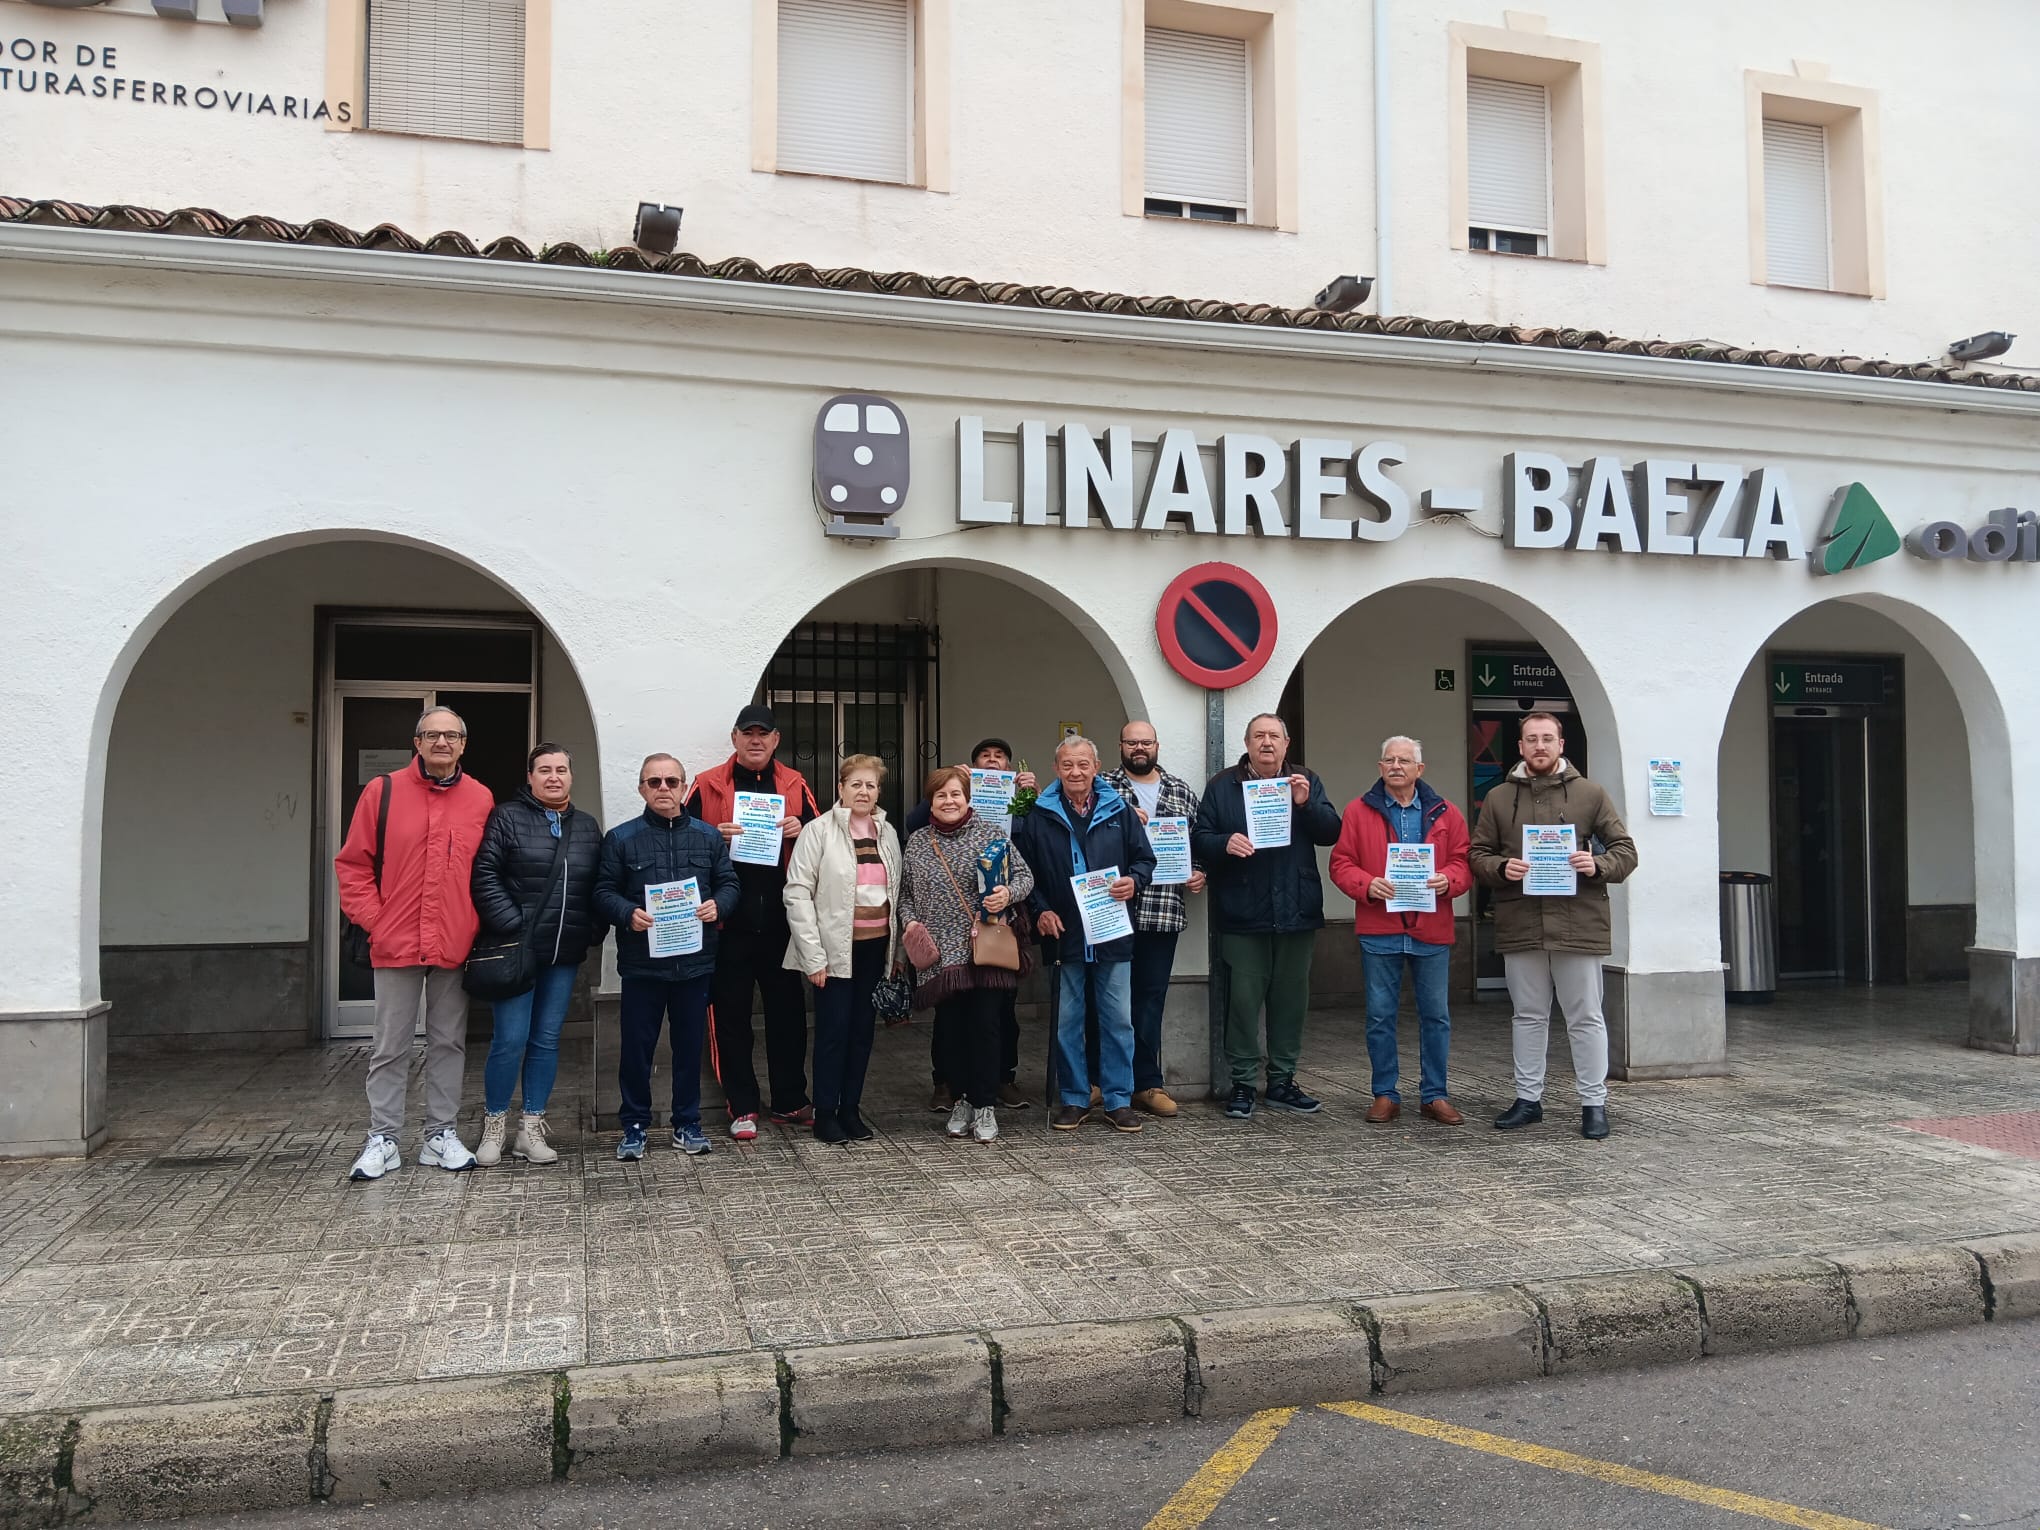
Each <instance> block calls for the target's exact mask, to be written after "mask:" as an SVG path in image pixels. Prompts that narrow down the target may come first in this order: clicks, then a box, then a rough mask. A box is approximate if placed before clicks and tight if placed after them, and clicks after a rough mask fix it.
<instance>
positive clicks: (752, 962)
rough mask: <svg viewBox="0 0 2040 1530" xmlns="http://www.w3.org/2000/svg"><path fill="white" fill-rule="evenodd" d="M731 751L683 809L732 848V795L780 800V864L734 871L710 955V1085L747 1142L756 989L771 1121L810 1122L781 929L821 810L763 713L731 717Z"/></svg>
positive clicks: (801, 991)
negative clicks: (731, 903)
mask: <svg viewBox="0 0 2040 1530" xmlns="http://www.w3.org/2000/svg"><path fill="white" fill-rule="evenodd" d="M730 743H731V745H732V747H733V748H734V750H735V752H734V753H733V754H731V756H730V757H729V759H727V760H726V761H724V762H723V763H722V764H720V765H717V766H715V767H713V768H712V769H709V770H704V771H702V772H701V774H700V775H698V776H696V777H695V778H694V790H693V791H692V792H690V793H689V794H688V798H687V809H688V811H689V812H691V813H692V814H694V816H695V817H696V818H698V819H700V820H701V821H702V822H703V823H705V824H708V825H710V826H711V827H713V828H716V829H719V830H721V831H722V837H723V839H724V841H725V842H726V843H728V844H731V845H734V844H735V843H736V840H737V834H738V828H737V822H736V817H737V812H736V800H737V799H736V794H737V793H738V792H770V793H774V794H776V795H778V796H782V797H784V798H785V799H786V816H785V818H783V819H782V820H781V822H780V847H779V860H778V862H777V863H776V864H775V865H771V866H758V865H753V864H750V863H748V862H745V861H738V862H737V863H736V868H737V882H738V884H739V886H740V888H741V895H740V896H739V898H738V899H737V909H736V912H735V913H734V914H731V915H730V916H729V919H728V921H727V923H725V924H724V925H723V930H722V937H721V942H720V944H719V945H718V946H717V948H716V954H715V982H714V984H713V986H712V987H711V988H710V990H709V1003H710V1006H711V1007H712V1010H713V1019H714V1025H713V1030H712V1033H711V1035H712V1044H713V1054H714V1057H715V1071H716V1077H717V1078H718V1079H720V1080H721V1081H722V1088H723V1095H724V1097H725V1098H727V1099H728V1101H729V1107H730V1135H731V1136H732V1137H734V1138H735V1139H736V1140H737V1141H739V1142H748V1141H750V1140H752V1139H753V1138H755V1137H756V1136H757V1135H758V1111H759V1108H760V1100H759V1096H758V1074H757V1071H756V1069H755V1068H754V1067H753V1066H752V1063H751V994H752V990H753V989H756V990H757V992H758V993H759V994H761V995H762V996H763V1000H764V1005H765V1069H766V1075H767V1077H768V1078H769V1079H770V1081H771V1086H772V1119H773V1120H775V1121H782V1122H787V1123H789V1124H798V1125H806V1124H808V1123H810V1122H812V1121H813V1120H814V1107H813V1106H812V1105H810V1104H809V1103H808V1093H807V994H806V991H805V990H806V986H807V985H806V984H805V983H804V982H803V981H802V978H801V975H800V974H799V973H798V972H794V971H792V970H790V969H789V968H788V967H787V966H786V965H785V961H786V946H787V942H788V941H789V940H790V939H791V938H792V936H791V932H790V931H789V930H788V929H787V926H786V902H785V893H786V863H787V860H788V859H789V858H790V857H791V856H792V854H793V842H794V840H795V839H797V838H798V837H799V835H800V829H801V825H802V824H804V823H806V822H808V821H809V820H810V819H812V818H814V817H815V816H816V815H817V814H818V813H819V812H820V808H819V807H818V806H817V805H816V803H815V794H814V793H813V792H812V791H810V790H809V789H808V784H807V779H806V778H805V777H804V776H802V775H801V773H800V772H799V771H797V770H795V769H794V768H793V767H792V766H791V765H787V764H783V763H782V762H780V761H779V760H777V759H775V758H774V756H775V755H777V753H778V752H779V724H778V722H777V721H776V720H775V719H774V718H773V716H772V712H771V710H770V709H769V708H767V707H760V706H749V707H745V708H744V709H743V711H741V712H739V713H738V714H737V725H736V727H735V728H734V729H733V730H731V733H730Z"/></svg>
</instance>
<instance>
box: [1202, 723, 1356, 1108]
mask: <svg viewBox="0 0 2040 1530" xmlns="http://www.w3.org/2000/svg"><path fill="white" fill-rule="evenodd" d="M1276 779H1287V781H1288V782H1289V843H1288V844H1286V845H1281V846H1272V847H1264V848H1262V849H1259V850H1257V849H1255V848H1254V845H1253V839H1252V836H1251V835H1250V834H1249V832H1248V824H1247V802H1246V789H1245V783H1246V782H1248V781H1255V780H1260V781H1271V780H1276ZM1338 839H1339V810H1338V809H1337V808H1335V807H1333V806H1332V802H1331V799H1330V798H1329V797H1327V796H1326V795H1325V784H1324V782H1322V781H1320V780H1319V779H1318V778H1317V776H1316V774H1315V773H1314V772H1312V771H1309V770H1291V769H1290V767H1289V728H1288V725H1287V724H1285V723H1284V722H1283V721H1282V719H1281V718H1279V717H1277V716H1276V715H1275V714H1274V713H1273V712H1263V713H1262V714H1261V715H1260V716H1258V717H1256V718H1254V719H1253V720H1252V721H1251V722H1249V723H1248V724H1247V752H1246V753H1245V754H1244V755H1242V756H1241V757H1240V762H1239V764H1237V765H1235V766H1233V767H1232V768H1231V769H1230V770H1222V771H1220V772H1219V773H1218V774H1217V775H1215V776H1213V777H1212V778H1211V784H1210V785H1208V786H1206V787H1205V788H1204V796H1203V797H1202V799H1201V800H1200V801H1199V802H1198V805H1197V819H1196V822H1195V823H1193V824H1192V825H1191V828H1190V853H1191V855H1192V857H1193V858H1194V859H1195V861H1196V862H1197V864H1198V865H1200V866H1202V867H1203V868H1204V871H1205V876H1206V877H1207V879H1208V885H1209V886H1210V889H1211V895H1212V907H1211V917H1212V918H1213V919H1214V920H1215V921H1217V925H1218V936H1219V938H1218V948H1219V955H1220V956H1221V957H1222V958H1223V959H1224V961H1225V966H1226V972H1227V974H1228V975H1229V979H1230V997H1229V998H1228V1000H1227V1004H1226V1016H1225V1050H1226V1055H1227V1058H1228V1059H1229V1061H1230V1062H1231V1064H1232V1098H1231V1099H1229V1100H1228V1101H1227V1102H1226V1107H1225V1113H1226V1114H1227V1115H1229V1116H1232V1117H1233V1118H1235V1119H1236V1120H1245V1119H1246V1118H1247V1117H1248V1116H1251V1115H1252V1114H1253V1113H1254V1080H1255V1077H1256V1075H1258V1074H1259V1073H1260V1071H1261V1011H1262V1009H1263V1008H1264V1007H1265V1008H1266V1010H1267V1012H1268V1054H1267V1063H1268V1089H1267V1093H1266V1094H1265V1095H1264V1096H1263V1098H1264V1099H1265V1100H1266V1101H1267V1102H1268V1104H1270V1105H1272V1106H1275V1107H1276V1108H1277V1109H1280V1110H1301V1111H1312V1110H1316V1109H1317V1108H1318V1101H1316V1100H1314V1099H1312V1098H1311V1097H1310V1096H1309V1095H1307V1094H1305V1093H1304V1092H1303V1091H1302V1090H1301V1089H1299V1088H1298V1087H1297V1086H1296V1064H1297V1059H1298V1058H1299V1057H1300V1056H1301V1055H1302V1052H1303V1016H1304V1011H1305V1010H1307V1009H1308V1008H1309V1007H1310V958H1311V951H1312V948H1313V947H1314V946H1315V945H1316V944H1317V932H1318V931H1319V930H1320V929H1321V928H1322V927H1323V926H1324V922H1325V889H1324V884H1323V882H1321V881H1320V880H1319V879H1318V863H1317V847H1318V846H1319V845H1332V844H1336V843H1338Z"/></svg>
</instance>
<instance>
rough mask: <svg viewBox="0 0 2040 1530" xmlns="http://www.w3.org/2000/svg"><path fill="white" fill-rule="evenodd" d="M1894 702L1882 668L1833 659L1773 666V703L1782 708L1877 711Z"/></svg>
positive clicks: (1787, 661) (1785, 661)
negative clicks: (1873, 709)
mask: <svg viewBox="0 0 2040 1530" xmlns="http://www.w3.org/2000/svg"><path fill="white" fill-rule="evenodd" d="M1891 699H1892V698H1891V685H1890V675H1889V673H1888V671H1887V670H1886V669H1885V667H1884V666H1883V665H1882V664H1866V663H1863V662H1861V661H1860V660H1858V661H1854V662H1850V661H1846V660H1830V659H1774V660H1773V661H1772V663H1771V700H1772V702H1774V703H1775V704H1776V705H1779V706H1791V705H1793V704H1794V703H1806V704H1808V705H1822V706H1856V707H1874V706H1882V705H1883V704H1884V703H1885V702H1887V701H1889V700H1891Z"/></svg>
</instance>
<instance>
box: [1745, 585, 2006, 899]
mask: <svg viewBox="0 0 2040 1530" xmlns="http://www.w3.org/2000/svg"><path fill="white" fill-rule="evenodd" d="M1772 651H1775V652H1780V653H1837V654H1847V653H1873V654H1897V655H1898V656H1899V657H1900V658H1901V659H1903V660H1904V663H1905V775H1906V782H1905V794H1906V795H1905V812H1906V865H1907V877H1906V900H1907V902H1909V903H1914V904H1933V903H1973V902H1975V901H1976V841H1975V831H1974V828H1973V824H1972V818H1971V809H1970V802H1971V793H1970V781H1969V733H1968V725H1967V723H1966V722H1965V720H1964V718H1963V716H1962V706H1961V703H1960V702H1959V701H1958V700H1957V699H1956V696H1955V691H1954V689H1953V687H1951V686H1950V685H1949V683H1948V677H1947V675H1946V674H1944V673H1943V672H1942V670H1941V667H1940V665H1939V664H1937V663H1935V661H1934V659H1933V657H1932V656H1931V655H1930V654H1928V653H1927V651H1926V649H1925V648H1923V647H1922V646H1921V645H1920V643H1919V642H1918V641H1917V640H1916V639H1915V638H1913V637H1912V636H1911V635H1910V634H1909V633H1907V632H1906V631H1905V630H1904V629H1903V628H1902V627H1900V626H1898V624H1897V623H1895V622H1892V621H1888V620H1886V619H1885V618H1884V617H1882V616H1879V615H1878V614H1877V613H1876V612H1874V611H1865V610H1862V609H1860V608H1858V607H1854V606H1846V605H1826V606H1819V607H1816V608H1815V609H1813V610H1811V611H1808V612H1806V613H1804V614H1803V615H1800V616H1796V617H1794V618H1793V619H1792V620H1791V621H1789V622H1787V623H1786V624H1785V625H1784V626H1782V627H1780V628H1779V629H1778V630H1777V631H1776V632H1775V633H1773V634H1772V635H1771V637H1770V639H1769V640H1768V641H1767V642H1766V643H1765V644H1764V648H1763V650H1760V651H1759V652H1758V653H1757V655H1756V656H1755V657H1754V658H1752V659H1751V660H1750V667H1749V669H1748V670H1747V671H1746V672H1745V673H1744V675H1743V677H1742V681H1741V683H1740V684H1738V685H1737V687H1736V692H1735V700H1734V702H1733V703H1732V704H1731V705H1730V708H1729V717H1728V725H1727V727H1726V728H1724V730H1723V732H1722V740H1721V864H1722V867H1723V868H1724V869H1725V870H1730V871H1769V870H1770V869H1771V861H1772V856H1771V782H1770V731H1771V703H1770V699H1769V698H1768V696H1767V695H1766V694H1765V687H1766V686H1767V685H1768V684H1769V683H1770V675H1769V673H1768V671H1767V669H1766V666H1765V663H1764V653H1765V652H1772Z"/></svg>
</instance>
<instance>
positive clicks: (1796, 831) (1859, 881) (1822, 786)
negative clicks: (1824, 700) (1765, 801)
mask: <svg viewBox="0 0 2040 1530" xmlns="http://www.w3.org/2000/svg"><path fill="white" fill-rule="evenodd" d="M1868 731H1869V719H1868V718H1865V717H1821V716H1814V717H1778V718H1774V719H1772V723H1771V783H1772V784H1771V800H1772V803H1773V804H1774V811H1775V812H1776V814H1777V825H1776V831H1775V832H1776V836H1777V846H1776V856H1775V860H1774V864H1775V865H1776V866H1777V868H1778V870H1777V884H1778V975H1779V976H1780V977H1796V978H1841V977H1856V978H1858V979H1860V978H1861V977H1863V976H1864V974H1865V973H1866V972H1867V970H1868V962H1867V955H1868V947H1867V940H1868V933H1869V908H1870V901H1869V887H1868V879H1867V878H1866V876H1865V874H1864V872H1865V867H1866V864H1867V859H1866V854H1865V846H1864V827H1865V825H1864V821H1863V819H1864V808H1865V806H1866V804H1865V801H1864V796H1865V793H1864V790H1863V777H1864V771H1865V768H1866V766H1867V763H1868V756H1867V753H1866V749H1867V734H1868Z"/></svg>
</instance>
